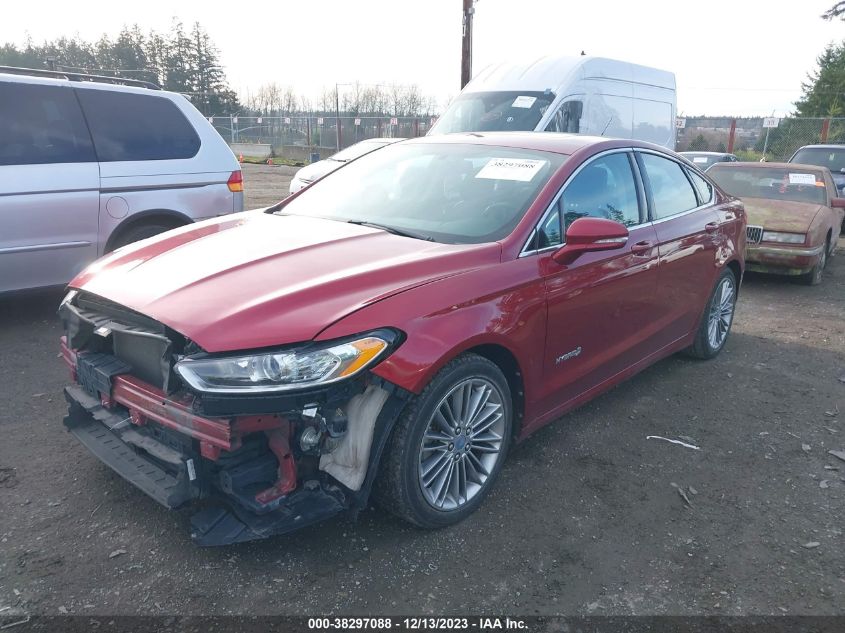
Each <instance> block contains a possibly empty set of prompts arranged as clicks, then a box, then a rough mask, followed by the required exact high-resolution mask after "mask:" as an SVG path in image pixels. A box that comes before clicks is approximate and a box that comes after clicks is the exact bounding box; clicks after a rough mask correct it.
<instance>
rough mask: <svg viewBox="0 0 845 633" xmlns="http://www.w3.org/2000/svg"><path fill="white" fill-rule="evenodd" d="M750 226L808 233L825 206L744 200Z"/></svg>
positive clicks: (761, 199) (762, 199) (760, 199)
mask: <svg viewBox="0 0 845 633" xmlns="http://www.w3.org/2000/svg"><path fill="white" fill-rule="evenodd" d="M742 201H743V203H745V213H746V215H747V216H748V224H753V225H757V226H762V227H763V228H765V229H767V230H769V231H783V232H786V233H806V232H807V231H808V230H809V229H810V225H811V224H812V223H813V219H814V218H815V217H816V215H817V214H818V212H819V210H820V209H822V208H823V205H820V204H817V203H815V202H790V201H787V200H769V199H767V198H743V199H742Z"/></svg>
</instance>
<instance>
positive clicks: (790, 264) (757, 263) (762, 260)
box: [745, 244, 824, 275]
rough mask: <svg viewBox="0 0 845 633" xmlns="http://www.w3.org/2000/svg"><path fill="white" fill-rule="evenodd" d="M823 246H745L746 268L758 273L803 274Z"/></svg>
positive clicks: (815, 260)
mask: <svg viewBox="0 0 845 633" xmlns="http://www.w3.org/2000/svg"><path fill="white" fill-rule="evenodd" d="M823 249H824V246H812V247H806V246H786V245H784V246H771V245H751V244H749V245H748V246H747V248H746V253H745V264H746V269H747V270H750V271H752V272H758V273H774V274H778V275H803V274H806V273H808V272H810V271H811V270H812V269H813V266H815V265H816V264H817V263H818V261H819V256H820V255H821V254H822V250H823Z"/></svg>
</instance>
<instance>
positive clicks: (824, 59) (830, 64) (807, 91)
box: [795, 43, 845, 117]
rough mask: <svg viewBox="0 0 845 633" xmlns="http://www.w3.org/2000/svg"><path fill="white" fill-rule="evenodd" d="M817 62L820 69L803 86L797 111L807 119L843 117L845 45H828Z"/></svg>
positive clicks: (809, 75)
mask: <svg viewBox="0 0 845 633" xmlns="http://www.w3.org/2000/svg"><path fill="white" fill-rule="evenodd" d="M816 62H817V63H818V68H817V69H816V70H815V71H813V72H812V73H809V74H808V75H807V81H806V82H804V83H802V84H801V88H802V90H803V94H802V95H801V98H800V99H798V101H796V102H795V109H796V112H797V113H798V115H799V116H805V117H816V116H821V117H828V116H837V115H840V114H842V105H843V104H842V99H843V94H845V43H843V44H839V45H836V44H829V45H828V46H827V48H825V50H824V52H823V53H822V54H821V55H819V57H818V58H817V60H816Z"/></svg>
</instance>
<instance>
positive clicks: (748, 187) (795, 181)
mask: <svg viewBox="0 0 845 633" xmlns="http://www.w3.org/2000/svg"><path fill="white" fill-rule="evenodd" d="M707 175H708V176H710V177H711V178H713V180H715V181H716V184H718V185H719V186H720V187H721V188H722V189H724V190H725V191H727V192H728V193H729V194H731V195H733V196H737V197H740V198H742V197H746V198H767V199H769V200H788V201H790V202H811V203H817V204H827V190H826V189H825V184H824V180H823V179H822V177H821V174H816V173H813V172H808V171H806V170H802V169H784V168H770V169H766V168H764V167H752V168H748V169H743V168H737V167H722V166H720V165H715V166H714V167H713V169H711V170H709V171H708V172H707Z"/></svg>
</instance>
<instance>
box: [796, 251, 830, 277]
mask: <svg viewBox="0 0 845 633" xmlns="http://www.w3.org/2000/svg"><path fill="white" fill-rule="evenodd" d="M829 250H830V239H828V240H827V241H826V242H825V244H824V248H823V249H822V252H821V255H819V261H817V262H816V265H815V266H813V268H812V269H811V270H810V272H808V273H807V274H806V275H804V276H803V277H802V278H801V281H803V282H804V283H805V284H807V285H808V286H818V285H819V284H820V283H821V282H822V276H823V275H824V269H825V266H827V252H828V251H829Z"/></svg>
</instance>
